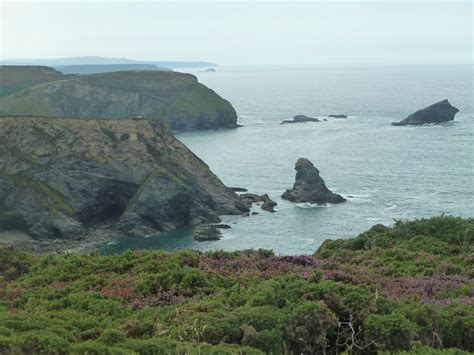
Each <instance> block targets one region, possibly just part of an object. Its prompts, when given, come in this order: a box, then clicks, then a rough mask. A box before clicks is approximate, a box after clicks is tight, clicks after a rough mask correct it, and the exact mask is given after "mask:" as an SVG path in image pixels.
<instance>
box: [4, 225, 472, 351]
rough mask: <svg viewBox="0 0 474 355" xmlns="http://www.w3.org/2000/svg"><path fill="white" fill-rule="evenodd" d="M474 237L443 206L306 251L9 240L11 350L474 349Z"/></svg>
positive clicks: (7, 334) (7, 330)
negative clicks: (69, 248) (26, 245)
mask: <svg viewBox="0 0 474 355" xmlns="http://www.w3.org/2000/svg"><path fill="white" fill-rule="evenodd" d="M473 241H474V220H473V219H462V218H455V217H447V216H442V217H436V218H431V219H422V220H415V221H410V222H407V221H397V222H396V224H395V225H394V227H392V228H387V227H384V226H381V225H378V226H374V227H373V228H371V229H370V230H368V231H367V232H365V233H362V234H361V235H359V236H358V237H356V238H353V239H346V240H334V241H326V242H325V243H324V244H323V245H322V246H321V248H320V249H319V250H318V251H317V252H316V253H315V254H314V255H301V256H280V255H275V254H274V253H273V252H271V251H268V250H244V251H238V252H223V251H215V252H206V253H203V252H198V251H190V250H183V251H180V252H177V253H165V252H161V251H136V252H125V253H123V254H120V255H116V256H106V255H100V254H98V253H91V254H88V255H85V254H61V255H59V254H58V255H35V254H31V253H24V252H19V251H15V250H12V249H0V275H1V277H0V353H1V354H4V353H5V354H35V353H47V354H69V353H71V354H169V353H174V354H258V353H273V354H301V353H303V354H341V353H344V352H345V353H347V354H362V353H364V354H365V353H377V352H379V353H386V354H389V353H397V352H400V353H402V354H467V353H470V352H473V351H474V340H473V339H474V302H473V299H474V297H473V281H472V276H473V274H474V272H473V263H474V254H473V251H474V250H473V248H474V243H473Z"/></svg>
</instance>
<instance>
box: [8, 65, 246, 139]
mask: <svg viewBox="0 0 474 355" xmlns="http://www.w3.org/2000/svg"><path fill="white" fill-rule="evenodd" d="M0 115H36V116H56V117H71V118H115V119H117V118H119V119H120V118H133V117H137V116H142V117H145V118H148V119H150V120H162V121H166V122H167V123H169V124H170V125H171V127H172V129H174V130H193V129H215V128H234V127H236V126H237V122H236V121H237V115H236V113H235V110H234V108H233V107H232V105H231V104H230V103H229V102H228V101H226V100H224V99H223V98H221V97H220V96H219V95H217V94H216V93H215V92H214V91H212V90H211V89H209V88H207V87H206V86H204V85H202V84H200V83H199V82H198V81H197V78H196V77H195V76H193V75H190V74H183V73H176V72H164V71H124V72H112V73H100V74H90V75H81V76H75V77H73V78H69V79H67V80H59V81H55V82H50V83H44V84H41V85H36V86H33V87H30V88H27V89H25V90H23V91H20V92H17V93H14V94H12V95H9V96H7V97H4V98H2V99H0Z"/></svg>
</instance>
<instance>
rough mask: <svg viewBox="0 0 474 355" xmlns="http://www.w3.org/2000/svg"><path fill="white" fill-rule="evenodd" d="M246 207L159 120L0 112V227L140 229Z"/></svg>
mask: <svg viewBox="0 0 474 355" xmlns="http://www.w3.org/2000/svg"><path fill="white" fill-rule="evenodd" d="M248 211H249V209H248V208H247V207H246V205H245V204H244V203H243V202H242V201H241V199H240V197H239V196H238V195H237V194H235V193H234V192H233V191H232V190H231V189H230V188H228V187H226V186H225V185H224V184H223V183H222V182H221V181H220V180H219V178H218V177H217V176H215V175H214V174H213V173H212V171H211V170H210V169H209V167H208V166H207V165H206V164H205V163H204V162H203V161H202V160H200V159H199V158H198V157H197V156H196V155H194V154H193V153H192V152H191V151H190V150H189V149H188V148H187V147H186V146H185V145H184V144H182V143H181V142H180V141H178V140H177V139H176V138H175V137H174V136H173V135H172V133H171V132H170V130H169V129H168V128H167V126H166V125H165V124H163V123H152V122H149V121H145V120H138V121H137V120H98V119H84V120H77V119H64V118H40V117H3V118H0V231H1V230H20V231H23V232H25V233H27V234H28V235H30V236H32V237H34V238H37V239H45V238H51V239H61V238H62V239H82V238H85V237H86V236H90V235H94V233H97V231H100V230H107V231H108V232H111V231H112V232H114V231H115V235H130V236H137V237H138V236H144V235H148V234H152V233H156V232H160V231H167V230H171V229H174V228H176V227H178V226H181V225H199V224H203V223H217V222H219V221H220V218H219V215H224V214H233V215H240V214H241V213H243V212H248ZM104 226H106V227H104Z"/></svg>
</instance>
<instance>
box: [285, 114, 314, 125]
mask: <svg viewBox="0 0 474 355" xmlns="http://www.w3.org/2000/svg"><path fill="white" fill-rule="evenodd" d="M303 122H320V120H319V119H317V118H314V117H308V116H305V115H296V116H295V117H293V119H292V120H284V121H281V124H285V123H303Z"/></svg>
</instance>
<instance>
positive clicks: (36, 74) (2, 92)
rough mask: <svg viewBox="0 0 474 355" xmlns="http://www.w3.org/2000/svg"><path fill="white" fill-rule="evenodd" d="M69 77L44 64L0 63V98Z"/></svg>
mask: <svg viewBox="0 0 474 355" xmlns="http://www.w3.org/2000/svg"><path fill="white" fill-rule="evenodd" d="M70 77H71V76H70V75H63V73H61V72H59V71H57V70H55V69H53V68H50V67H45V66H33V65H31V66H30V65H25V66H17V65H0V98H1V97H3V96H7V95H10V94H12V93H15V92H18V91H21V90H23V89H26V88H29V87H31V86H35V85H38V84H42V83H47V82H51V81H57V80H62V79H65V78H70Z"/></svg>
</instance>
